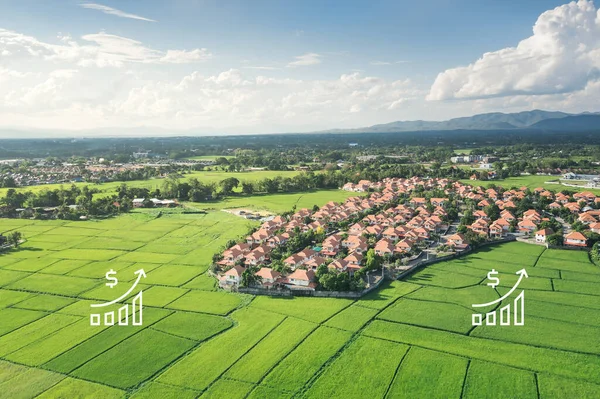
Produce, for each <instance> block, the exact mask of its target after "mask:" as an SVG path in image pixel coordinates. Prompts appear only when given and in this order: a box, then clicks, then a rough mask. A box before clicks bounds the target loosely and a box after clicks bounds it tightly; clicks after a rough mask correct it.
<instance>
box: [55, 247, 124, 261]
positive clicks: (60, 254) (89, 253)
mask: <svg viewBox="0 0 600 399" xmlns="http://www.w3.org/2000/svg"><path fill="white" fill-rule="evenodd" d="M123 254H124V252H123V251H115V250H111V249H65V250H63V251H56V252H52V253H50V254H49V255H48V256H50V257H52V258H58V259H73V260H89V261H92V260H95V261H107V260H111V259H115V258H117V257H118V256H121V255H123Z"/></svg>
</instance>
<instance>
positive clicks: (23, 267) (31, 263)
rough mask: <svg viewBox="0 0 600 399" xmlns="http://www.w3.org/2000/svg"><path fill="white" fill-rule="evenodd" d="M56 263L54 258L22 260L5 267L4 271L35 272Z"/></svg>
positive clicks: (56, 260)
mask: <svg viewBox="0 0 600 399" xmlns="http://www.w3.org/2000/svg"><path fill="white" fill-rule="evenodd" d="M56 262H58V259H54V258H48V257H46V258H33V259H24V260H21V261H19V262H16V263H13V264H10V265H8V266H5V267H4V269H6V270H18V271H22V272H37V271H38V270H41V269H43V268H45V267H48V266H50V265H51V264H53V263H56Z"/></svg>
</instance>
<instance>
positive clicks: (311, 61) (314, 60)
mask: <svg viewBox="0 0 600 399" xmlns="http://www.w3.org/2000/svg"><path fill="white" fill-rule="evenodd" d="M295 58H296V61H292V62H290V63H289V64H288V67H298V66H309V65H317V64H320V63H321V55H320V54H317V53H306V54H304V55H299V56H298V57H295Z"/></svg>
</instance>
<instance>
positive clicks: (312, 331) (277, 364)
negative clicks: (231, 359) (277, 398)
mask: <svg viewBox="0 0 600 399" xmlns="http://www.w3.org/2000/svg"><path fill="white" fill-rule="evenodd" d="M298 320H302V319H298ZM314 324H315V326H314V328H313V329H312V330H310V332H309V333H308V334H306V335H305V336H304V338H302V339H301V340H300V341H298V343H297V344H296V345H295V346H294V347H293V348H291V349H290V350H289V351H287V353H286V354H285V355H284V356H282V357H281V358H280V359H279V360H278V361H277V362H275V364H274V365H273V366H271V367H270V368H269V369H268V370H267V371H266V372H265V373H264V374H263V376H262V377H260V378H259V380H258V381H257V382H252V384H254V385H255V386H254V388H253V389H251V390H250V391H248V393H247V394H246V395H244V399H245V398H247V397H248V396H249V395H250V394H251V393H252V392H253V391H254V390H255V389H256V387H258V386H259V385H261V383H262V382H263V381H264V380H265V378H267V376H268V375H269V374H271V372H272V371H273V370H274V369H275V368H276V367H277V366H279V364H280V363H281V362H283V360H284V359H286V358H287V357H288V356H289V355H290V354H291V353H292V352H294V351H295V350H296V349H297V348H298V347H299V346H300V345H302V343H303V342H304V341H306V340H307V339H308V337H310V336H311V335H313V334H314V332H315V331H317V329H319V328H320V327H323V325H322V324H316V323H314ZM236 363H237V361H236ZM224 378H225V377H224ZM244 382H250V381H244ZM277 390H278V391H281V389H277Z"/></svg>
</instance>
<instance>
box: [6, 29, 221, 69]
mask: <svg viewBox="0 0 600 399" xmlns="http://www.w3.org/2000/svg"><path fill="white" fill-rule="evenodd" d="M81 39H82V41H83V42H81V43H80V42H77V41H75V40H73V39H72V38H71V37H69V36H61V37H60V44H53V43H46V42H42V41H40V40H38V39H36V38H35V37H33V36H28V35H25V34H22V33H18V32H14V31H10V30H6V29H0V53H4V52H5V51H6V52H8V53H9V54H10V55H12V56H21V57H22V56H31V57H39V58H43V59H45V60H50V61H56V62H61V61H62V62H74V63H77V65H79V66H83V67H86V66H98V67H108V66H112V67H121V66H123V65H125V64H127V63H146V64H184V63H192V62H201V61H206V60H208V59H210V58H211V57H212V54H211V53H210V52H209V51H208V50H207V49H205V48H200V49H194V50H190V51H186V50H167V51H166V52H164V51H160V50H155V49H152V48H149V47H146V46H144V45H143V43H141V42H139V41H137V40H134V39H130V38H126V37H122V36H117V35H111V34H108V33H105V32H99V33H94V34H88V35H84V36H82V38H81Z"/></svg>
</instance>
